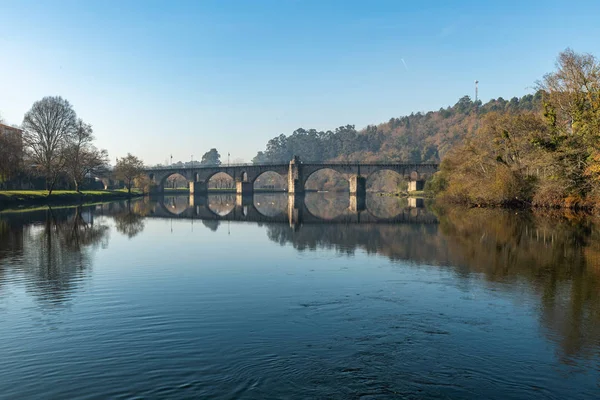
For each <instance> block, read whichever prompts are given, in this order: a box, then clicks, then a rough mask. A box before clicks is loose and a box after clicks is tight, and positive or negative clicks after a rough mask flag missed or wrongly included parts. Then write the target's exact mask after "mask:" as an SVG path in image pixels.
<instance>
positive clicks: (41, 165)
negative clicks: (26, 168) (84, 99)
mask: <svg viewBox="0 0 600 400" xmlns="http://www.w3.org/2000/svg"><path fill="white" fill-rule="evenodd" d="M76 122H77V114H76V113H75V110H73V107H72V106H71V104H70V103H69V102H68V101H67V100H65V99H63V98H62V97H60V96H56V97H44V98H43V99H42V100H39V101H36V102H35V103H34V104H33V106H32V107H31V109H30V110H29V111H28V112H27V113H26V114H25V117H24V119H23V129H24V133H23V141H24V143H25V145H26V146H27V149H28V150H29V153H30V156H31V161H32V162H33V164H34V165H35V168H36V169H38V170H39V171H40V172H41V173H42V175H43V176H44V177H45V178H46V189H47V190H48V194H49V195H50V194H51V193H52V190H53V189H54V185H55V184H56V182H57V180H58V178H59V176H60V174H61V173H62V172H63V171H64V166H65V161H66V158H65V155H66V154H65V151H64V150H65V148H66V146H67V144H68V141H69V139H70V137H71V136H72V135H73V133H74V131H75V127H76Z"/></svg>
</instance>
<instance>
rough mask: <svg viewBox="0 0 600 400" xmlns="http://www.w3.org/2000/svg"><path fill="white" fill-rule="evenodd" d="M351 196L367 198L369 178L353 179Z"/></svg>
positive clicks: (351, 180)
mask: <svg viewBox="0 0 600 400" xmlns="http://www.w3.org/2000/svg"><path fill="white" fill-rule="evenodd" d="M350 195H351V196H359V197H365V196H366V195H367V178H365V177H364V176H360V175H358V176H353V177H351V178H350Z"/></svg>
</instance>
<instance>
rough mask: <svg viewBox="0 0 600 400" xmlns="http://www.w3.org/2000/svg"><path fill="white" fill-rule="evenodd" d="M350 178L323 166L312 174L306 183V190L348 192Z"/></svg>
mask: <svg viewBox="0 0 600 400" xmlns="http://www.w3.org/2000/svg"><path fill="white" fill-rule="evenodd" d="M349 187H350V184H349V182H348V178H347V177H346V176H344V175H342V174H340V173H339V172H337V171H335V170H333V169H329V168H323V169H320V170H317V171H315V172H313V173H312V174H310V175H309V176H308V177H307V178H306V183H305V184H304V190H305V191H311V192H348V191H349Z"/></svg>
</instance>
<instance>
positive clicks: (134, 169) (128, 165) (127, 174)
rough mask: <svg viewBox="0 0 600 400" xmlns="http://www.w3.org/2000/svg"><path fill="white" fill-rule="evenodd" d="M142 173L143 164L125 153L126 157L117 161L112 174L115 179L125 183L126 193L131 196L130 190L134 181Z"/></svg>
mask: <svg viewBox="0 0 600 400" xmlns="http://www.w3.org/2000/svg"><path fill="white" fill-rule="evenodd" d="M143 171H144V163H143V162H142V160H140V159H139V158H137V157H136V156H134V155H132V154H131V153H127V156H125V157H123V158H120V159H118V160H117V165H116V166H115V171H114V172H115V176H116V177H117V179H119V180H122V181H124V182H125V187H126V188H127V192H128V193H129V194H130V195H131V188H132V187H133V184H134V182H135V179H136V178H138V177H139V176H140V175H142V172H143Z"/></svg>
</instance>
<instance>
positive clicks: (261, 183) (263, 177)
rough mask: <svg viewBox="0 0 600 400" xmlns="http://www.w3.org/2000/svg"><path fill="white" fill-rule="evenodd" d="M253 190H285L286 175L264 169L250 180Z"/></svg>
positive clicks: (286, 184) (286, 183)
mask: <svg viewBox="0 0 600 400" xmlns="http://www.w3.org/2000/svg"><path fill="white" fill-rule="evenodd" d="M252 184H253V187H254V190H267V191H268V190H281V191H284V190H287V186H288V182H287V177H283V176H282V175H281V174H279V173H277V172H275V171H264V172H262V173H260V174H259V175H257V176H256V178H254V180H253V181H252Z"/></svg>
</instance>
